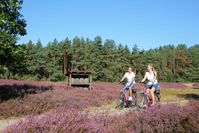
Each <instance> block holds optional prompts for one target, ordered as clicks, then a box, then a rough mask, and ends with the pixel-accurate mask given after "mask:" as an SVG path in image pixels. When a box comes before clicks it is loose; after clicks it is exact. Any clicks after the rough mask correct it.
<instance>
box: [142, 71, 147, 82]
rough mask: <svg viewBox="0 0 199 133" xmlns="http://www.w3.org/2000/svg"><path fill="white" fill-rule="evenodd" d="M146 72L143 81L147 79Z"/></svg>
mask: <svg viewBox="0 0 199 133" xmlns="http://www.w3.org/2000/svg"><path fill="white" fill-rule="evenodd" d="M146 78H147V77H146V73H145V75H144V78H143V79H142V80H141V82H144V81H145V80H146Z"/></svg>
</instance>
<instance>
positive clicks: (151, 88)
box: [141, 64, 158, 105]
mask: <svg viewBox="0 0 199 133" xmlns="http://www.w3.org/2000/svg"><path fill="white" fill-rule="evenodd" d="M146 80H147V84H146V88H147V93H149V94H150V96H151V98H152V102H153V103H152V105H154V103H155V96H154V92H155V90H156V89H157V88H158V80H157V72H156V71H155V69H154V67H153V65H152V64H148V65H147V72H146V73H145V76H144V79H142V80H141V82H144V81H146Z"/></svg>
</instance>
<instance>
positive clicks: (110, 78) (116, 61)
mask: <svg viewBox="0 0 199 133" xmlns="http://www.w3.org/2000/svg"><path fill="white" fill-rule="evenodd" d="M17 47H19V48H18V49H19V50H18V51H17V52H18V53H19V57H17V58H16V59H15V61H14V62H15V64H12V65H9V66H4V70H6V71H4V73H2V74H1V78H11V79H23V80H47V81H65V80H66V74H67V72H68V71H70V70H73V71H91V72H92V75H93V80H94V81H103V82H117V81H119V79H120V78H121V77H122V75H123V74H124V73H125V71H126V70H127V68H128V67H129V66H131V67H133V68H134V71H135V72H136V75H137V80H140V79H141V78H142V77H143V75H144V73H145V71H146V65H147V64H148V63H152V64H153V65H154V67H155V69H156V71H157V72H158V79H159V80H160V81H162V82H193V81H196V80H199V76H198V75H199V58H198V57H199V45H194V46H192V47H189V48H188V47H187V46H186V45H185V44H179V45H177V46H174V45H165V46H161V47H159V48H156V49H149V50H140V49H139V48H138V45H136V44H135V45H134V46H133V48H132V49H130V48H129V47H128V45H123V44H116V43H115V41H114V40H111V39H106V40H105V41H104V42H103V40H102V38H101V37H100V36H96V37H95V38H94V40H91V39H89V38H83V37H81V38H80V37H75V38H74V39H73V40H70V39H68V38H66V39H65V40H63V41H60V42H59V41H57V40H56V39H54V40H53V41H50V42H49V43H48V44H47V45H46V46H45V47H44V44H42V43H41V41H40V40H38V41H37V42H36V43H33V42H32V41H31V40H30V41H29V42H28V43H26V44H21V45H18V46H17Z"/></svg>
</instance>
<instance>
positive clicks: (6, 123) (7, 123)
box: [0, 118, 25, 133]
mask: <svg viewBox="0 0 199 133" xmlns="http://www.w3.org/2000/svg"><path fill="white" fill-rule="evenodd" d="M24 119H25V118H12V119H4V120H0V133H2V132H3V130H4V129H5V128H6V127H8V126H10V125H12V124H15V123H17V122H19V121H21V120H24Z"/></svg>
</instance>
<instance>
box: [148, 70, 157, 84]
mask: <svg viewBox="0 0 199 133" xmlns="http://www.w3.org/2000/svg"><path fill="white" fill-rule="evenodd" d="M146 78H147V80H148V85H152V84H157V83H158V81H157V79H156V78H155V75H154V73H152V74H150V73H149V72H146Z"/></svg>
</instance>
